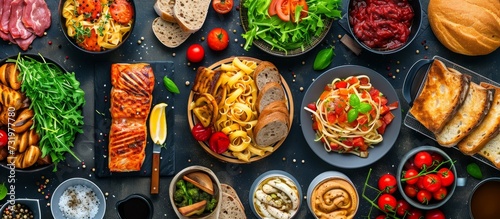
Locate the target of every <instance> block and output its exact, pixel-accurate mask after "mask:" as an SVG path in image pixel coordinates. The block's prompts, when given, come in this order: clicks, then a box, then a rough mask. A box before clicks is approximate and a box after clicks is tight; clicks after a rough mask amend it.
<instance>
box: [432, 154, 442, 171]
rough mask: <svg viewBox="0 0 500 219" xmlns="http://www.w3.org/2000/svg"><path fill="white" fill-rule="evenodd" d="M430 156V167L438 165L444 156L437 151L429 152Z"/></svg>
mask: <svg viewBox="0 0 500 219" xmlns="http://www.w3.org/2000/svg"><path fill="white" fill-rule="evenodd" d="M430 154H431V157H432V167H431V168H432V169H433V168H434V167H436V166H437V165H439V164H440V163H441V162H443V160H444V158H443V156H442V155H441V154H439V153H437V152H430Z"/></svg>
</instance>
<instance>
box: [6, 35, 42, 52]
mask: <svg viewBox="0 0 500 219" xmlns="http://www.w3.org/2000/svg"><path fill="white" fill-rule="evenodd" d="M35 39H36V35H35V34H31V36H30V37H28V38H26V39H13V40H14V42H15V44H17V45H18V46H19V47H20V48H21V49H22V50H24V51H26V50H28V49H29V47H30V45H31V43H33V40H35ZM11 40H12V39H11Z"/></svg>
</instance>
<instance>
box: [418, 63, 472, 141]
mask: <svg viewBox="0 0 500 219" xmlns="http://www.w3.org/2000/svg"><path fill="white" fill-rule="evenodd" d="M469 82H470V76H467V75H464V74H461V73H459V72H456V71H451V70H449V69H448V68H447V67H446V66H445V65H444V63H443V62H441V61H439V60H434V62H433V63H432V64H431V67H430V69H429V72H428V75H427V79H426V81H425V84H424V87H423V88H422V91H421V92H420V94H419V95H418V96H417V98H416V99H415V101H414V102H413V106H412V107H411V108H410V113H411V114H412V115H413V116H414V117H415V118H416V119H417V120H418V121H419V122H420V123H421V124H422V125H423V126H425V127H426V128H427V129H429V130H430V131H431V132H433V133H440V132H441V130H442V129H443V127H444V126H445V124H446V123H447V122H448V121H450V120H451V118H453V116H454V115H455V113H456V111H457V110H458V109H459V108H460V106H461V105H462V103H463V101H464V99H465V96H466V95H467V91H468V90H469Z"/></svg>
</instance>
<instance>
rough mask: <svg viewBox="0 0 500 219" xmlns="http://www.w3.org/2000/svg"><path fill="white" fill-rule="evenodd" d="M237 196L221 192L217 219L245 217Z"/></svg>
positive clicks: (242, 218) (243, 218) (244, 218)
mask: <svg viewBox="0 0 500 219" xmlns="http://www.w3.org/2000/svg"><path fill="white" fill-rule="evenodd" d="M240 203H241V201H239V198H236V197H234V196H232V195H230V194H229V193H226V192H223V193H222V202H221V209H220V211H219V217H218V218H219V219H246V218H247V216H246V215H245V209H244V208H243V206H242V205H241V204H240Z"/></svg>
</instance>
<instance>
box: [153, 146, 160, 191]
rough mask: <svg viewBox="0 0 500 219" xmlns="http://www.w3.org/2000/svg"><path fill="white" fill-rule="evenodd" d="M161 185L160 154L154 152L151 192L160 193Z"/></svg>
mask: <svg viewBox="0 0 500 219" xmlns="http://www.w3.org/2000/svg"><path fill="white" fill-rule="evenodd" d="M159 185H160V154H159V153H154V154H153V165H152V172H151V194H158V190H159V188H158V186H159Z"/></svg>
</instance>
